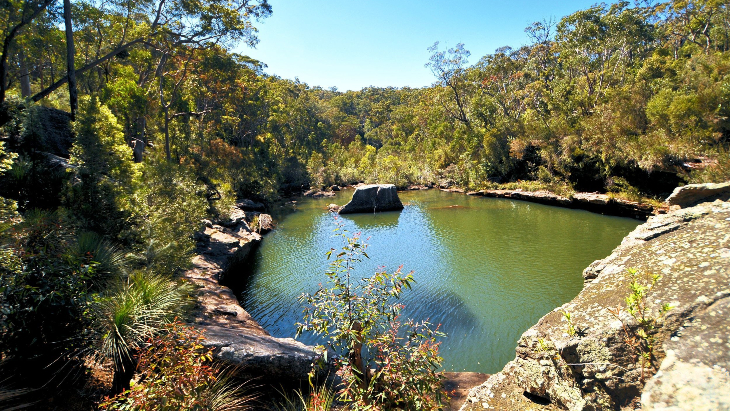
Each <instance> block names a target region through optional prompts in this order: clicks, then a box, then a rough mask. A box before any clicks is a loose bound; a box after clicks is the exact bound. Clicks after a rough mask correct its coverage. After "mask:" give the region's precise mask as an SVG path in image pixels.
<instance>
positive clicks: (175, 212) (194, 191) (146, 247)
mask: <svg viewBox="0 0 730 411" xmlns="http://www.w3.org/2000/svg"><path fill="white" fill-rule="evenodd" d="M142 180H143V181H144V182H145V184H144V185H143V186H142V187H140V188H139V189H138V190H136V191H135V193H134V194H133V197H132V199H131V203H132V204H133V206H134V210H135V212H136V213H137V215H138V216H139V220H140V221H138V222H137V225H138V226H139V227H140V231H141V233H140V236H141V237H142V241H143V246H142V247H143V248H142V249H141V252H140V257H141V259H140V263H142V264H143V265H144V266H145V267H148V268H149V269H150V270H152V271H153V272H156V273H159V274H163V275H172V274H174V273H176V272H177V271H178V270H180V269H182V268H185V267H187V266H189V264H190V257H191V255H192V250H193V247H194V245H195V243H194V242H193V233H194V232H195V231H196V230H197V229H198V228H199V227H200V221H201V220H202V219H203V218H205V216H206V214H207V213H206V211H207V208H208V207H207V203H206V200H205V197H204V193H205V188H204V187H203V186H202V185H201V184H200V183H198V182H197V181H196V178H195V174H194V172H193V170H191V169H190V167H188V166H184V165H176V164H170V163H168V162H165V161H161V162H155V163H151V164H147V165H146V167H145V168H144V170H143V173H142Z"/></svg>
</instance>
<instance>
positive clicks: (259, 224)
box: [247, 212, 274, 234]
mask: <svg viewBox="0 0 730 411" xmlns="http://www.w3.org/2000/svg"><path fill="white" fill-rule="evenodd" d="M247 217H248V221H254V219H255V220H256V221H255V223H256V224H254V225H253V226H252V227H251V229H252V230H253V231H255V232H257V233H259V234H266V233H268V232H269V231H271V230H273V229H274V219H273V218H272V217H271V215H270V214H264V213H258V212H251V213H248V216H247Z"/></svg>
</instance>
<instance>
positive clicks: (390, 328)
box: [298, 227, 444, 410]
mask: <svg viewBox="0 0 730 411" xmlns="http://www.w3.org/2000/svg"><path fill="white" fill-rule="evenodd" d="M337 230H338V231H340V236H341V237H342V238H343V240H344V242H345V245H344V246H343V247H342V251H340V252H339V253H335V250H331V251H330V252H328V253H327V256H328V258H331V257H333V258H334V259H333V260H332V262H331V264H330V269H329V270H328V271H327V273H326V274H327V277H328V287H322V286H320V289H319V291H317V292H316V293H315V294H311V295H310V294H305V295H302V297H301V298H300V299H301V301H303V302H305V303H306V304H307V305H306V307H305V309H304V320H303V322H302V323H299V324H298V334H301V333H302V332H304V331H308V332H312V333H314V334H317V335H322V336H324V337H325V338H326V341H327V343H326V344H327V345H326V347H321V349H323V350H326V351H325V352H332V353H334V355H335V358H334V359H333V364H334V367H335V369H336V370H337V375H339V376H340V377H341V378H342V381H343V382H342V386H341V387H340V390H339V396H340V399H341V400H342V401H345V402H348V403H351V404H352V407H353V408H354V409H356V410H359V409H373V410H389V409H395V408H398V409H406V410H429V409H431V410H435V409H438V408H439V407H440V406H442V405H443V404H442V400H443V399H444V398H443V394H442V392H441V381H442V379H443V374H442V373H439V372H436V370H437V369H438V368H439V367H440V365H441V361H442V360H441V357H439V356H438V347H439V343H438V342H437V341H436V337H438V336H443V334H441V333H439V332H438V331H437V330H436V331H434V330H432V329H431V328H430V324H428V323H427V322H421V323H414V322H412V321H407V322H405V323H401V322H400V321H399V319H398V318H399V314H400V311H401V309H402V308H403V305H402V304H400V303H398V302H397V299H398V298H399V297H400V295H401V293H402V292H403V291H404V290H405V289H406V288H408V289H410V288H411V284H412V283H413V276H412V274H403V273H402V272H401V270H400V269H398V270H397V271H395V272H394V273H387V272H385V271H382V272H377V273H375V274H374V275H373V276H372V277H367V278H363V279H356V278H353V277H352V270H353V269H354V265H355V264H356V263H358V262H360V261H361V260H362V258H367V257H368V256H367V253H366V248H367V245H366V244H364V243H362V242H361V240H360V238H359V236H358V235H357V234H356V235H354V236H352V237H350V236H348V234H347V232H346V231H344V230H343V229H342V227H338V229H337ZM325 357H326V356H325ZM324 359H326V358H324ZM315 372H316V370H313V371H312V373H313V374H314V373H315Z"/></svg>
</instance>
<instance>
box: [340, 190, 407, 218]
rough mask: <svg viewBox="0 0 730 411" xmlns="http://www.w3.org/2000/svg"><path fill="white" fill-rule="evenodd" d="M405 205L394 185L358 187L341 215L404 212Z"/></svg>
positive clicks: (341, 211)
mask: <svg viewBox="0 0 730 411" xmlns="http://www.w3.org/2000/svg"><path fill="white" fill-rule="evenodd" d="M402 209H403V203H401V201H400V198H398V191H397V190H396V188H395V186H394V185H393V184H371V185H364V186H360V187H357V188H356V189H355V193H354V194H353V195H352V200H350V202H349V203H347V204H345V205H344V206H342V208H341V209H340V214H352V213H373V212H379V211H391V210H402Z"/></svg>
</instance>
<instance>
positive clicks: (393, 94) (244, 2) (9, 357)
mask: <svg viewBox="0 0 730 411" xmlns="http://www.w3.org/2000/svg"><path fill="white" fill-rule="evenodd" d="M270 13H271V7H270V5H269V4H268V3H267V2H266V0H253V1H248V0H236V1H232V2H228V3H221V2H217V1H212V0H193V1H180V0H149V1H130V0H126V1H123V0H113V1H109V2H88V1H74V2H71V1H69V0H65V1H63V2H56V1H54V0H8V1H5V2H3V3H2V5H1V6H0V24H1V25H2V40H3V41H2V44H3V46H2V50H1V51H0V53H1V54H0V127H1V128H0V134H1V137H2V141H3V145H2V146H1V148H0V160H1V161H0V172H1V173H2V177H1V178H0V195H1V196H2V197H1V200H2V201H1V202H0V221H1V222H2V223H1V224H0V236H1V237H2V244H3V246H2V248H0V260H1V261H0V361H2V363H1V364H0V366H2V367H3V371H2V375H3V376H5V375H12V376H13V380H12V381H4V379H0V386H2V387H5V388H2V387H0V401H4V400H5V399H6V398H10V397H12V396H14V395H15V394H21V393H22V392H20V391H13V389H14V388H22V387H36V388H37V387H40V386H45V387H46V388H48V387H53V386H57V384H60V383H61V382H68V381H73V380H74V378H67V377H68V376H69V375H72V376H74V377H75V378H76V377H79V376H80V375H83V372H81V373H79V371H78V370H84V369H85V367H86V366H87V365H88V363H89V361H88V358H91V357H94V358H97V359H99V358H100V359H105V360H106V361H108V362H109V363H110V364H111V367H112V368H113V370H114V387H115V390H120V389H122V388H125V387H128V385H129V379H130V378H131V372H133V371H134V368H135V364H134V363H135V362H136V361H137V360H136V359H137V358H139V356H138V354H139V349H140V347H142V346H143V345H144V342H145V341H146V340H147V339H148V338H153V337H154V336H155V335H157V333H158V331H159V330H160V329H162V328H163V327H164V325H165V324H168V323H169V322H170V321H171V320H172V319H173V318H174V317H175V315H180V314H181V312H179V311H178V310H176V309H173V308H177V307H183V306H184V305H185V304H184V301H186V299H187V294H188V293H189V291H190V290H188V289H187V288H185V287H183V286H179V285H178V284H177V283H176V282H175V280H174V277H173V276H174V274H175V273H176V272H177V271H179V270H180V269H183V268H184V267H186V265H187V264H188V260H189V255H190V252H191V250H192V247H193V240H192V233H193V232H194V231H195V230H196V229H197V228H198V224H199V221H200V220H201V219H202V218H204V217H206V216H209V215H220V214H221V213H223V214H225V213H226V212H227V210H228V209H229V207H230V206H231V205H232V204H233V203H234V202H235V201H236V199H238V198H242V197H248V198H255V199H259V200H264V201H266V202H272V201H275V200H277V199H278V198H280V197H281V196H284V195H288V194H292V193H298V192H301V191H302V190H303V189H306V188H309V187H312V188H322V187H326V186H329V185H332V184H349V183H354V182H359V181H365V182H375V181H377V182H383V183H385V182H389V183H395V184H396V185H398V186H401V187H403V186H407V185H409V184H429V183H436V184H440V185H455V186H459V187H464V188H470V189H478V188H485V187H494V186H496V185H498V184H504V185H507V186H509V185H515V184H517V185H522V186H525V187H529V188H533V187H546V188H550V189H552V190H555V191H559V192H561V193H570V192H571V191H572V190H582V191H594V190H595V191H602V192H614V193H617V194H619V195H624V196H628V197H630V198H639V197H640V196H661V195H663V194H666V193H667V192H669V191H671V189H672V188H673V187H675V186H676V185H678V184H682V183H685V182H699V181H722V180H727V179H728V178H730V155H729V151H728V150H729V149H730V147H729V145H730V122H729V120H728V115H730V108H729V105H730V51H729V50H730V10H728V6H727V4H726V3H725V2H722V1H718V0H671V1H668V2H663V3H659V4H654V3H652V2H640V5H634V6H632V5H630V4H629V3H628V2H626V1H621V2H618V3H615V4H611V5H605V4H599V5H596V6H593V7H591V8H589V9H586V10H581V11H578V12H576V13H573V14H571V15H569V16H566V17H565V18H563V19H561V20H560V21H558V22H552V21H544V22H539V23H535V24H533V25H531V26H530V27H528V28H527V29H526V30H527V33H528V34H529V35H530V38H531V39H532V42H531V44H529V45H526V46H523V47H520V48H518V49H512V48H510V47H503V48H500V49H498V50H496V51H495V53H494V54H490V55H487V56H483V57H481V58H480V59H479V60H478V61H477V62H476V63H475V64H473V65H469V61H468V58H469V57H470V55H469V52H468V51H467V50H466V48H465V46H464V45H461V44H459V45H457V46H455V47H453V48H450V49H446V50H442V49H440V48H439V45H438V44H434V45H433V46H432V47H431V48H430V51H431V53H432V54H431V58H430V60H429V61H428V62H424V63H426V64H427V66H428V67H429V68H430V69H431V70H432V71H433V73H434V76H435V79H436V83H435V84H434V85H433V86H431V87H426V88H422V89H409V88H402V89H396V88H374V87H371V88H366V89H363V90H361V91H349V92H346V93H342V92H337V91H336V90H325V89H322V88H319V87H310V86H308V85H307V84H305V83H302V82H300V81H298V80H296V81H292V80H286V79H281V78H278V77H276V76H271V75H267V74H265V73H264V71H263V70H264V68H265V65H264V64H263V63H262V62H259V61H255V60H253V59H251V58H249V57H246V56H244V55H239V54H235V53H232V52H230V51H229V48H230V46H231V45H232V44H235V43H237V42H246V43H248V44H250V45H255V44H256V42H257V37H256V29H255V26H254V25H255V24H257V23H258V21H260V19H262V18H265V17H267V16H268V15H269V14H270ZM71 120H72V121H71ZM69 124H71V126H69ZM49 364H53V365H52V366H51V367H50V368H45V367H48V365H49ZM39 370H42V371H39ZM39 375H44V376H48V375H51V376H52V379H53V383H52V384H47V383H48V380H47V378H44V379H43V380H42V381H41V379H39V377H38V376H39ZM0 404H1V403H0Z"/></svg>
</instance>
